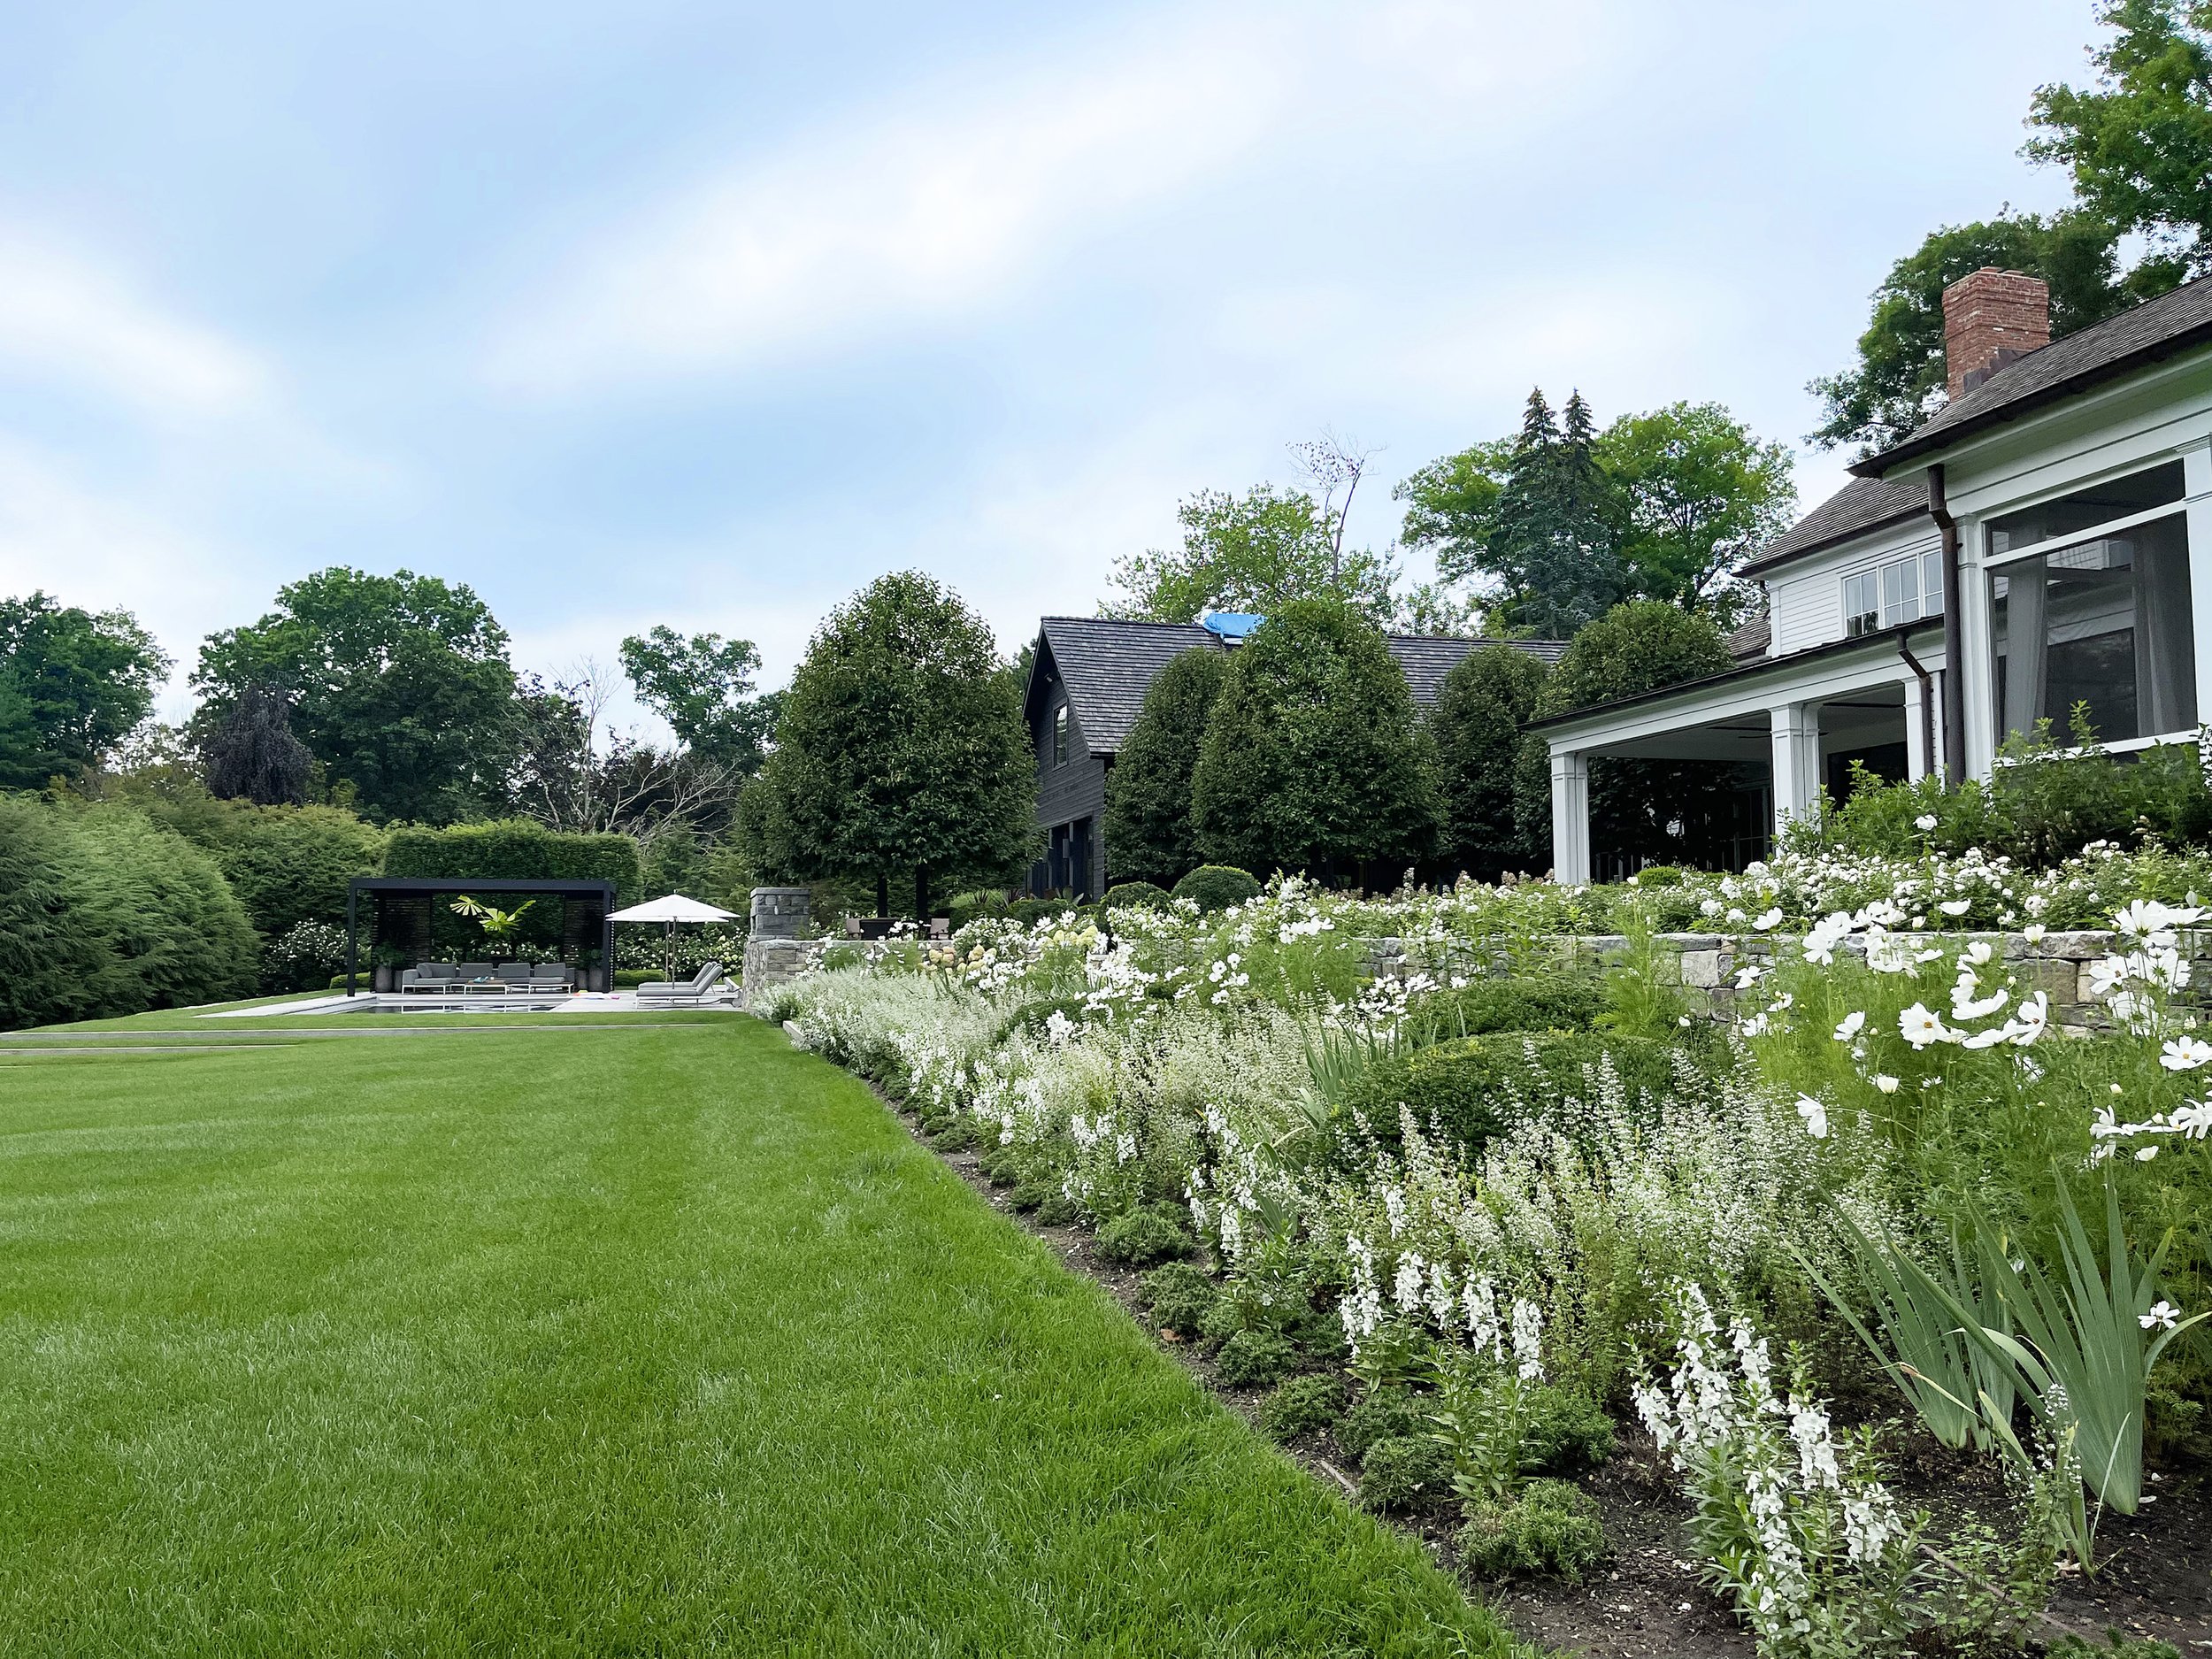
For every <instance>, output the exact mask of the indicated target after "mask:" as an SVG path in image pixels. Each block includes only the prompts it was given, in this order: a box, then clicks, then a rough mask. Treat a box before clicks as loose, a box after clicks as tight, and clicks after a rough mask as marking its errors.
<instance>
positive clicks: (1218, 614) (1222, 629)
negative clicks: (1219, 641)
mask: <svg viewBox="0 0 2212 1659" xmlns="http://www.w3.org/2000/svg"><path fill="white" fill-rule="evenodd" d="M1266 620H1267V618H1265V617H1259V616H1255V615H1253V614H1252V612H1250V611H1215V612H1214V613H1213V614H1212V615H1211V616H1207V617H1201V618H1199V623H1198V626H1201V627H1202V628H1204V629H1205V630H1206V631H1207V632H1208V633H1210V634H1219V635H1220V636H1221V637H1222V638H1223V639H1225V640H1240V639H1242V638H1244V637H1245V635H1247V634H1249V633H1251V632H1252V630H1253V629H1255V628H1256V627H1258V626H1260V624H1261V623H1263V622H1264V621H1266Z"/></svg>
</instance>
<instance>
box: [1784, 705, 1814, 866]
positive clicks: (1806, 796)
mask: <svg viewBox="0 0 2212 1659" xmlns="http://www.w3.org/2000/svg"><path fill="white" fill-rule="evenodd" d="M1773 720H1774V833H1775V834H1777V835H1780V834H1781V833H1782V830H1783V828H1784V826H1786V825H1787V824H1788V823H1789V821H1790V820H1791V819H1792V818H1803V817H1805V816H1807V815H1808V814H1809V813H1810V812H1811V810H1812V808H1813V803H1814V802H1816V800H1818V799H1819V797H1820V705H1819V704H1818V703H1783V704H1781V705H1780V706H1778V708H1776V709H1775V710H1773Z"/></svg>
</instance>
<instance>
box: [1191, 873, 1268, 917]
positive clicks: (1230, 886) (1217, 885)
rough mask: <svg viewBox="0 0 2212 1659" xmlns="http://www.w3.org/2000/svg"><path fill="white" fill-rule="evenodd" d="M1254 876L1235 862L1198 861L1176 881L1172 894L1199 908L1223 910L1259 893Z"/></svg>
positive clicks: (1245, 901) (1248, 900)
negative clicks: (1203, 862) (1239, 867)
mask: <svg viewBox="0 0 2212 1659" xmlns="http://www.w3.org/2000/svg"><path fill="white" fill-rule="evenodd" d="M1260 891H1261V889H1260V883H1259V879H1258V878H1257V877H1256V876H1254V875H1253V874H1252V872H1250V871H1248V870H1240V869H1238V868H1237V867H1236V866H1235V865H1234V864H1201V865H1199V866H1198V868H1197V869H1195V870H1194V871H1192V872H1190V874H1188V875H1187V876H1185V877H1184V878H1183V879H1181V880H1180V881H1179V882H1177V883H1176V884H1175V896H1176V897H1177V898H1179V899H1188V900H1190V901H1191V902H1193V903H1194V904H1195V905H1197V906H1198V908H1199V909H1200V910H1227V909H1228V908H1229V907H1230V906H1231V905H1232V904H1244V903H1247V902H1250V901H1251V900H1253V899H1256V898H1257V897H1259V896H1260Z"/></svg>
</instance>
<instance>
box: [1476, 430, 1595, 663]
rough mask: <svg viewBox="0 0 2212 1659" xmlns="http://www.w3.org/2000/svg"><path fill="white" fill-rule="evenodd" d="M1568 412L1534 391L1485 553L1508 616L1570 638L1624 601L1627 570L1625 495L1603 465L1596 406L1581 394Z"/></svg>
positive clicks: (1555, 636) (1542, 632) (1554, 635)
mask: <svg viewBox="0 0 2212 1659" xmlns="http://www.w3.org/2000/svg"><path fill="white" fill-rule="evenodd" d="M1596 442H1597V430H1596V427H1595V426H1594V423H1593V422H1592V420H1591V419H1590V406H1589V404H1587V403H1584V402H1583V400H1582V394H1581V393H1580V392H1576V393H1575V394H1573V395H1572V396H1570V397H1569V398H1568V400H1567V406H1566V409H1565V410H1564V411H1563V419H1561V420H1559V421H1556V422H1555V420H1554V419H1553V417H1552V412H1551V406H1550V405H1549V404H1548V403H1546V402H1545V400H1544V394H1543V390H1542V388H1537V389H1536V390H1534V391H1532V392H1531V393H1530V394H1529V398H1528V407H1527V411H1526V412H1525V415H1524V416H1523V418H1522V421H1521V435H1520V438H1519V440H1518V441H1517V442H1516V443H1515V445H1514V449H1513V462H1512V466H1511V470H1510V471H1509V472H1508V473H1507V475H1506V478H1505V482H1504V485H1503V487H1502V488H1501V489H1500V490H1499V492H1498V498H1497V506H1496V518H1495V522H1494V525H1493V526H1492V527H1491V531H1490V535H1489V540H1488V542H1487V545H1486V554H1487V564H1488V566H1489V569H1490V570H1491V571H1492V572H1494V573H1495V574H1496V575H1497V576H1498V577H1500V578H1501V579H1502V580H1503V581H1504V584H1505V588H1506V593H1507V595H1508V608H1509V612H1510V618H1509V619H1510V620H1511V621H1512V622H1513V623H1514V624H1516V625H1517V626H1523V627H1528V628H1532V629H1533V630H1534V631H1535V632H1536V633H1537V634H1540V635H1541V636H1542V637H1545V638H1548V639H1567V638H1569V637H1571V635H1572V634H1573V633H1574V632H1575V630H1576V629H1577V628H1579V627H1580V626H1583V625H1584V624H1585V623H1586V622H1589V621H1592V620H1594V618H1598V617H1600V616H1602V615H1603V614H1604V613H1605V611H1606V610H1607V608H1608V607H1609V606H1611V605H1613V604H1615V603H1618V602H1619V600H1620V599H1621V597H1622V596H1623V595H1624V593H1625V591H1626V588H1627V572H1626V570H1625V568H1624V565H1623V563H1622V559H1621V544H1622V541H1623V540H1624V532H1625V525H1624V512H1623V503H1622V502H1621V498H1620V495H1619V492H1618V491H1617V490H1616V489H1615V488H1614V487H1613V485H1612V482H1611V480H1609V479H1608V478H1607V477H1606V475H1605V472H1604V470H1603V469H1602V468H1601V466H1599V465H1598V460H1597V455H1596V452H1595V451H1596Z"/></svg>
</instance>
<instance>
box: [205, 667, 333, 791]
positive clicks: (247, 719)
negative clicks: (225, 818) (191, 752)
mask: <svg viewBox="0 0 2212 1659" xmlns="http://www.w3.org/2000/svg"><path fill="white" fill-rule="evenodd" d="M206 758H207V787H208V793H209V794H211V795H216V796H218V797H219V798H221V799H224V800H239V801H250V802H252V803H254V804H255V805H256V806H300V805H303V804H304V803H306V800H307V780H308V776H309V774H310V773H311V772H312V771H313V769H314V764H315V757H313V756H312V755H311V754H309V753H308V752H307V745H306V744H304V743H303V742H301V741H299V739H298V738H296V737H295V736H293V735H292V720H291V708H290V705H289V704H288V703H287V702H286V701H285V697H284V694H283V693H282V692H280V691H274V690H272V689H270V688H269V687H266V686H248V687H245V688H244V689H243V690H242V691H241V692H240V693H239V694H238V697H237V700H236V701H235V702H234V703H232V705H231V710H230V712H229V713H228V714H227V715H225V716H224V717H223V718H222V721H221V723H220V724H219V725H218V726H216V728H215V730H214V732H213V733H212V734H211V735H210V737H209V738H208V740H207V745H206Z"/></svg>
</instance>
